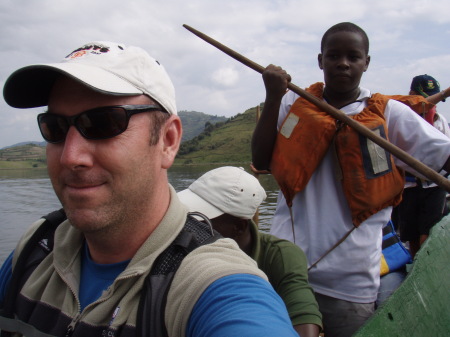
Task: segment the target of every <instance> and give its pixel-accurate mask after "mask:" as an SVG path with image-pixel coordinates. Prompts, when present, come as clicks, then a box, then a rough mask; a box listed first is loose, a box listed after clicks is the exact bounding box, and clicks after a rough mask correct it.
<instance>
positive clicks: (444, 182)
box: [183, 25, 450, 193]
mask: <svg viewBox="0 0 450 337" xmlns="http://www.w3.org/2000/svg"><path fill="white" fill-rule="evenodd" d="M183 27H184V28H186V29H187V30H189V31H190V32H191V33H193V34H195V35H197V36H198V37H199V38H201V39H202V40H204V41H206V42H208V43H209V44H211V45H213V46H214V47H216V48H217V49H219V50H221V51H222V52H224V53H225V54H227V55H228V56H231V57H232V58H234V59H235V60H237V61H239V62H241V63H242V64H244V65H246V66H247V67H249V68H251V69H253V70H255V71H257V72H259V73H260V74H262V73H263V72H264V69H265V68H264V67H263V66H261V65H259V64H257V63H255V62H253V61H251V60H250V59H248V58H246V57H245V56H243V55H241V54H239V53H237V52H235V51H234V50H232V49H230V48H228V47H227V46H225V45H223V44H221V43H220V42H218V41H216V40H214V39H212V38H211V37H209V36H208V35H206V34H203V33H202V32H199V31H198V30H196V29H194V28H192V27H190V26H188V25H183ZM288 88H289V89H290V90H292V91H293V92H295V93H296V94H298V95H299V96H301V97H303V98H305V99H307V100H308V101H310V102H311V103H313V104H315V105H316V106H318V107H319V108H321V109H322V110H323V111H325V112H327V113H328V114H329V115H331V116H333V117H334V118H336V119H338V120H340V121H342V122H344V123H345V124H347V125H349V126H350V127H352V128H353V129H355V130H356V131H357V132H359V133H361V134H362V135H364V136H365V137H367V138H369V139H370V140H372V141H373V142H374V143H376V144H378V145H379V146H381V147H382V148H383V149H385V150H386V151H388V152H390V153H391V154H392V155H394V156H396V157H397V158H398V159H400V160H401V161H403V162H404V163H406V164H407V165H409V166H410V167H411V168H413V169H414V170H416V171H417V172H419V173H420V174H422V175H423V176H425V177H426V178H428V179H429V180H431V181H433V182H435V183H436V184H437V185H439V186H440V187H442V188H443V189H445V190H446V191H447V192H449V193H450V181H449V180H448V179H446V178H444V177H443V176H441V175H440V174H438V173H437V172H436V171H434V170H433V169H431V168H429V167H428V166H426V165H425V164H423V163H422V162H420V161H418V160H417V159H415V158H414V157H412V156H411V155H409V154H408V153H406V152H405V151H403V150H402V149H400V148H398V147H397V146H395V145H394V144H392V143H390V142H388V141H387V140H386V139H384V138H382V137H380V136H378V135H377V134H375V133H374V132H372V130H370V129H369V128H367V127H366V126H364V125H362V124H360V123H359V122H357V121H355V120H353V119H351V118H350V117H348V116H347V115H346V114H345V113H343V112H342V111H341V110H338V109H336V108H335V107H333V106H331V105H329V104H328V103H326V102H324V101H322V100H320V99H318V98H317V97H315V96H313V95H311V94H310V93H308V92H307V91H305V90H303V89H301V88H299V87H297V86H296V85H295V84H293V83H289V84H288Z"/></svg>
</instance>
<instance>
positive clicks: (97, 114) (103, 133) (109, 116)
mask: <svg viewBox="0 0 450 337" xmlns="http://www.w3.org/2000/svg"><path fill="white" fill-rule="evenodd" d="M149 111H162V112H165V113H167V112H166V111H165V110H164V109H163V108H162V107H161V106H159V105H156V104H152V105H116V106H105V107H99V108H95V109H91V110H87V111H84V112H82V113H80V114H78V115H75V116H70V117H68V116H62V115H57V114H54V113H51V112H45V113H41V114H39V115H38V116H37V121H38V125H39V130H41V134H42V137H44V139H45V140H46V141H47V142H49V143H54V144H56V143H61V142H63V141H64V140H65V139H66V135H67V132H68V131H69V128H70V126H72V125H73V126H75V128H76V129H77V130H78V132H79V133H80V134H81V135H82V136H83V137H84V138H86V139H107V138H112V137H115V136H117V135H119V134H121V133H122V132H124V131H125V130H126V129H127V127H128V122H129V121H130V117H131V116H133V115H135V114H138V113H141V112H149Z"/></svg>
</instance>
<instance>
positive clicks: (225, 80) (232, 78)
mask: <svg viewBox="0 0 450 337" xmlns="http://www.w3.org/2000/svg"><path fill="white" fill-rule="evenodd" d="M212 80H213V81H214V82H215V83H217V84H219V85H221V86H225V87H231V86H233V85H236V84H237V82H238V80H239V73H238V72H237V71H236V70H235V69H233V68H220V69H217V70H216V71H214V72H213V74H212Z"/></svg>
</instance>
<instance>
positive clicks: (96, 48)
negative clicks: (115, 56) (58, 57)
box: [66, 44, 109, 59]
mask: <svg viewBox="0 0 450 337" xmlns="http://www.w3.org/2000/svg"><path fill="white" fill-rule="evenodd" d="M88 51H90V53H91V54H103V53H107V52H109V47H108V46H102V45H96V44H90V45H89V44H87V45H84V46H83V47H80V48H78V49H75V50H74V51H73V52H71V53H70V54H69V55H67V56H66V59H67V58H70V59H74V58H77V57H81V56H84V55H86V54H87V53H88Z"/></svg>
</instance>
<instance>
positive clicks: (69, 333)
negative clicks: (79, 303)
mask: <svg viewBox="0 0 450 337" xmlns="http://www.w3.org/2000/svg"><path fill="white" fill-rule="evenodd" d="M80 317H81V314H77V315H76V316H75V318H74V319H73V320H72V322H70V324H69V326H68V327H67V329H66V334H65V335H64V337H70V336H72V334H73V331H74V329H75V325H77V323H78V321H79V320H80Z"/></svg>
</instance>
